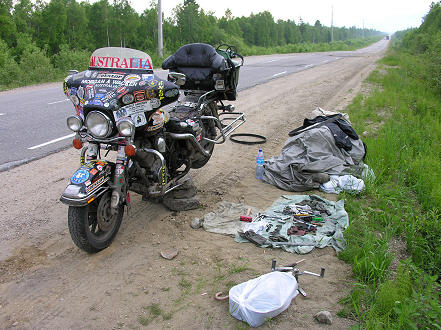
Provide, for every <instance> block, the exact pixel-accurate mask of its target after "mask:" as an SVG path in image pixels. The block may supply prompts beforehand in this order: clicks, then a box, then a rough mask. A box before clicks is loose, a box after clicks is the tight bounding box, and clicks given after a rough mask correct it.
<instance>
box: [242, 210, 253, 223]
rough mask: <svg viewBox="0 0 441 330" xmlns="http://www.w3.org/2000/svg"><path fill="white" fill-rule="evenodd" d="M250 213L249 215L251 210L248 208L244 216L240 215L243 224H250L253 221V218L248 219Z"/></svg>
mask: <svg viewBox="0 0 441 330" xmlns="http://www.w3.org/2000/svg"><path fill="white" fill-rule="evenodd" d="M250 213H251V208H249V209H248V210H247V214H246V215H241V216H240V221H245V222H251V221H253V218H252V217H250Z"/></svg>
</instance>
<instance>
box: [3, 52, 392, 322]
mask: <svg viewBox="0 0 441 330" xmlns="http://www.w3.org/2000/svg"><path fill="white" fill-rule="evenodd" d="M383 53H384V49H380V50H378V51H377V52H375V53H364V54H363V53H358V54H357V56H348V57H344V58H342V59H340V60H338V61H336V62H333V63H329V64H327V65H322V66H318V67H315V68H312V69H309V70H306V71H302V72H300V73H296V74H293V75H290V76H286V77H283V78H279V79H275V80H272V81H270V82H269V83H266V84H262V85H258V86H255V87H253V88H251V89H248V90H245V91H242V92H241V93H240V94H239V98H238V100H237V101H236V102H234V104H235V106H236V109H237V110H238V111H241V112H245V113H246V115H247V122H246V124H245V125H243V126H242V127H241V128H240V129H239V132H243V133H255V134H262V135H265V136H266V137H267V139H268V142H267V143H266V144H265V145H263V150H264V153H265V156H266V157H270V156H273V155H278V154H279V153H280V151H281V148H282V147H283V145H284V143H285V141H286V139H287V137H288V136H287V133H288V132H289V131H290V130H292V129H294V128H295V127H297V126H299V125H301V124H302V122H303V119H304V118H305V117H306V116H308V115H309V113H310V112H311V111H312V110H314V108H315V107H317V106H320V107H322V108H324V109H327V110H341V109H344V107H345V106H346V105H347V104H348V103H349V102H350V101H351V99H352V98H353V97H354V96H355V95H356V94H357V93H358V92H359V91H360V89H361V86H362V81H363V79H365V78H366V77H367V75H368V73H369V72H370V71H372V70H373V69H374V68H375V66H376V65H375V62H376V61H377V60H378V59H379V58H380V57H381V56H382V55H383ZM256 153H257V147H256V146H246V145H238V144H234V143H232V142H230V141H228V142H227V143H225V144H223V145H220V146H217V147H216V148H215V152H214V154H213V156H212V159H211V160H210V162H209V163H208V164H207V165H206V166H205V167H204V168H202V169H199V170H192V171H191V172H190V174H191V176H192V178H193V181H194V183H195V185H196V187H197V188H198V196H199V198H200V200H201V201H202V204H203V207H202V208H201V209H198V210H193V211H186V212H170V211H169V210H167V209H166V208H165V207H164V206H162V205H161V204H152V203H149V202H144V201H142V200H141V198H140V196H139V195H136V194H132V207H131V209H130V212H129V213H128V214H127V213H126V214H125V216H124V219H123V223H122V226H121V229H120V232H119V233H118V235H117V237H116V239H115V241H114V242H113V244H112V245H111V246H110V247H109V248H108V249H106V250H104V251H102V252H101V253H99V254H96V255H88V254H86V253H84V252H82V251H80V250H79V249H78V248H76V247H75V246H74V244H73V243H72V241H71V239H70V236H69V233H68V229H67V207H66V206H65V205H63V204H61V202H59V200H58V198H59V196H60V193H61V192H62V191H63V189H64V188H65V186H66V184H67V181H68V179H69V177H70V175H71V174H72V173H73V172H74V170H75V169H76V167H77V166H78V162H79V154H78V152H77V151H76V150H75V149H72V148H71V149H68V150H65V151H62V152H59V153H56V154H52V155H50V156H47V157H45V158H43V159H40V160H37V161H33V162H31V163H29V164H25V165H22V166H19V167H16V168H14V169H11V170H9V171H6V172H2V173H0V180H1V182H2V186H3V188H2V190H1V192H0V202H1V203H0V205H1V206H0V212H1V215H2V216H1V222H0V328H11V327H14V328H24V329H28V328H47V329H53V328H57V329H61V328H78V329H82V328H92V329H104V328H107V329H109V328H131V329H137V328H148V329H157V328H173V329H184V328H185V329H194V328H198V329H199V328H204V329H218V328H226V329H236V328H238V327H240V326H243V324H241V322H239V321H237V320H235V319H234V318H232V317H231V316H230V315H229V313H228V303H227V302H219V301H216V300H214V298H213V296H214V293H215V292H217V291H224V292H225V291H226V289H227V288H228V287H229V286H231V285H232V284H238V283H241V282H244V281H246V280H248V279H250V278H254V277H256V276H258V275H260V274H263V273H266V272H268V271H269V270H270V267H271V260H272V259H273V258H277V260H278V262H280V263H289V262H294V261H296V260H299V259H302V256H298V255H292V254H289V253H286V252H283V251H279V250H272V249H261V248H257V247H255V246H254V245H252V244H238V243H235V242H234V240H233V239H232V238H230V237H226V236H222V235H216V234H211V233H207V232H205V231H203V230H202V229H199V230H194V229H191V228H190V226H189V223H190V221H191V220H192V219H194V218H195V217H201V216H203V215H204V214H205V213H207V212H209V211H211V210H213V209H215V207H216V204H217V203H218V202H220V201H230V202H244V203H246V204H248V205H251V206H255V207H257V208H259V209H262V210H263V209H266V208H267V207H268V206H270V205H271V204H272V202H273V201H274V200H275V199H277V198H278V197H280V196H281V195H283V194H286V192H284V191H281V190H279V189H277V188H275V187H273V186H270V185H267V184H264V183H262V182H258V181H257V180H256V179H255V177H254V174H255V155H256ZM325 197H326V198H328V199H334V200H335V199H336V196H332V195H328V196H325ZM170 247H174V248H177V249H178V250H179V254H178V256H177V257H176V258H174V259H173V260H165V259H163V258H161V256H160V251H161V250H164V249H167V248H170ZM303 257H304V258H306V259H307V260H306V262H305V263H304V264H303V266H302V268H304V269H305V270H310V271H316V272H319V271H320V267H326V275H325V278H324V279H316V278H313V277H304V278H302V279H301V284H302V288H303V289H304V290H305V291H306V292H307V293H308V297H307V298H304V297H302V296H298V297H296V298H295V299H294V300H293V302H292V304H291V306H290V307H289V308H288V310H286V311H285V312H283V313H282V314H280V315H279V316H278V317H276V318H275V319H273V320H271V321H269V322H268V323H266V324H265V325H264V326H263V328H271V327H275V326H276V327H277V328H280V329H287V328H290V329H292V328H295V329H315V328H319V327H321V326H320V325H319V324H318V323H316V321H314V319H313V315H314V314H315V313H317V312H318V311H321V310H328V311H330V312H331V314H332V316H333V320H334V322H333V324H332V325H331V326H328V328H329V329H341V328H348V327H349V326H350V325H351V324H353V322H351V321H350V320H347V319H341V318H339V317H338V316H337V315H336V313H337V312H338V310H339V309H340V306H339V304H338V301H339V299H341V298H342V297H344V296H345V295H346V294H347V292H348V289H349V287H350V283H351V280H352V279H351V267H350V266H349V265H347V264H345V263H344V262H342V261H340V260H339V259H338V258H337V257H336V254H335V252H334V250H333V249H331V248H325V249H315V250H314V251H313V252H311V253H310V254H307V255H305V256H303Z"/></svg>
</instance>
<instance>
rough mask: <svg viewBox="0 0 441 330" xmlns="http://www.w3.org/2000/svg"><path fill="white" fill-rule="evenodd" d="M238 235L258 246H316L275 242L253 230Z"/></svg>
mask: <svg viewBox="0 0 441 330" xmlns="http://www.w3.org/2000/svg"><path fill="white" fill-rule="evenodd" d="M238 234H239V236H240V237H242V238H245V239H247V240H248V241H250V242H251V243H254V244H256V245H257V246H266V245H269V246H273V247H278V246H282V245H283V246H315V244H311V243H301V242H299V243H296V242H286V241H283V242H277V241H273V240H270V239H267V238H265V237H263V236H262V235H259V234H256V233H255V232H254V231H252V230H247V231H246V232H240V231H239V232H238ZM285 240H287V239H285Z"/></svg>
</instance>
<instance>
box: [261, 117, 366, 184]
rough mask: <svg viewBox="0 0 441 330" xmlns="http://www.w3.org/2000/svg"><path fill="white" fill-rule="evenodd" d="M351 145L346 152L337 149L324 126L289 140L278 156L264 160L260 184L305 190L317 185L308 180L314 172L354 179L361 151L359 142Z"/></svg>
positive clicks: (358, 167) (359, 172) (362, 148)
mask: <svg viewBox="0 0 441 330" xmlns="http://www.w3.org/2000/svg"><path fill="white" fill-rule="evenodd" d="M351 142H352V150H351V151H349V152H348V151H346V150H343V149H341V148H339V147H337V146H336V145H335V140H334V137H333V135H332V133H331V131H330V130H329V128H328V127H326V126H320V127H317V128H311V129H309V130H307V131H305V132H302V133H300V134H298V135H295V136H293V137H290V138H289V139H288V140H287V142H286V144H285V146H284V147H283V149H282V153H281V154H280V156H277V157H272V158H270V159H269V160H267V161H265V165H264V167H265V173H264V175H263V181H265V182H267V183H270V184H273V185H275V186H277V187H279V188H281V189H283V190H287V191H306V190H311V189H317V188H318V187H319V186H320V183H318V182H315V181H313V179H312V174H314V173H328V174H329V175H344V174H352V175H354V176H356V177H358V176H360V175H361V172H362V170H363V162H362V159H363V156H364V154H365V149H364V146H363V142H362V141H361V139H358V140H352V139H351Z"/></svg>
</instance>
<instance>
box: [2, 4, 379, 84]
mask: <svg viewBox="0 0 441 330" xmlns="http://www.w3.org/2000/svg"><path fill="white" fill-rule="evenodd" d="M157 29H158V27H157V1H155V0H152V1H151V2H150V4H149V5H148V8H146V9H145V10H144V11H143V12H142V13H141V14H138V13H137V12H136V11H135V10H134V9H133V8H132V7H131V6H130V3H129V1H128V0H113V2H112V3H110V2H109V1H108V0H99V1H97V2H94V3H89V2H77V1H76V0H50V1H49V2H47V3H46V2H43V1H42V0H36V1H32V0H17V1H13V0H0V50H1V51H2V52H3V56H2V55H1V54H0V71H2V68H3V69H4V68H5V65H6V66H8V67H9V69H10V71H11V70H12V73H11V74H12V75H14V73H13V72H14V70H15V71H17V70H18V69H17V67H16V66H15V64H17V65H18V66H20V64H21V62H22V61H25V62H26V59H24V56H31V57H34V60H35V57H36V58H38V59H39V60H42V62H43V63H46V62H47V61H46V60H43V57H47V58H48V59H49V62H50V63H52V65H55V67H56V66H57V62H58V65H59V66H60V65H62V66H63V69H64V65H70V64H71V63H70V62H72V60H71V59H68V58H65V56H71V57H72V58H74V59H75V58H79V57H81V58H82V57H85V56H86V53H87V54H90V52H91V51H93V50H94V49H97V48H100V47H106V46H118V47H129V48H135V49H140V50H143V51H146V52H147V53H149V54H150V55H152V57H153V60H154V61H155V59H156V60H157V58H156V56H155V54H156V53H157V44H158V39H157V38H158V31H157ZM332 32H333V33H331V28H330V27H327V26H324V25H323V24H322V23H321V22H320V21H316V22H315V24H314V25H310V24H308V23H305V22H303V20H302V19H301V18H299V19H298V21H297V22H296V21H294V20H287V21H284V20H277V21H275V20H274V17H273V16H272V14H271V13H270V12H268V11H264V12H260V13H257V14H251V15H250V16H248V17H244V16H243V17H234V16H233V13H232V12H231V10H229V9H227V10H226V12H225V14H224V16H223V17H221V18H218V17H216V16H214V14H213V13H212V12H209V11H206V10H204V9H202V8H201V7H200V6H199V5H198V4H197V2H196V1H195V0H184V1H183V2H182V3H181V4H179V5H178V6H176V7H175V8H174V9H173V14H172V16H171V17H168V18H166V19H164V20H163V35H164V53H165V54H170V53H172V52H174V51H175V50H176V49H177V48H179V47H180V46H182V45H184V44H186V43H191V42H205V43H209V44H212V45H217V44H221V43H227V44H232V45H235V46H236V47H237V48H238V49H239V51H240V52H242V53H244V54H245V55H246V54H251V53H259V52H258V51H256V49H269V48H272V47H283V46H287V45H300V44H312V45H318V44H322V43H330V42H331V39H332V35H333V40H334V41H336V42H339V41H345V42H348V40H352V39H357V38H364V37H371V36H374V35H378V34H379V32H378V31H375V30H372V29H360V28H356V27H349V28H346V27H334V28H333V31H332ZM253 49H254V51H253ZM290 51H296V49H292V48H290ZM299 51H302V49H300V50H299ZM305 51H306V50H305ZM40 57H41V58H40ZM11 60H13V61H15V64H14V63H12V62H11ZM31 62H32V60H31ZM66 62H67V63H66ZM27 64H32V63H27ZM156 65H157V64H156ZM3 71H4V70H3ZM43 71H44V70H43ZM4 74H5V72H3V74H2V73H1V72H0V78H2V77H4ZM0 84H1V82H0Z"/></svg>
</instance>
